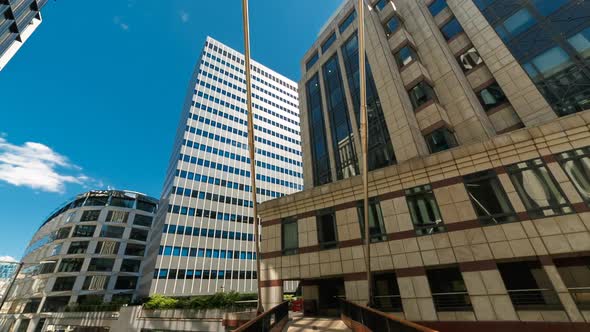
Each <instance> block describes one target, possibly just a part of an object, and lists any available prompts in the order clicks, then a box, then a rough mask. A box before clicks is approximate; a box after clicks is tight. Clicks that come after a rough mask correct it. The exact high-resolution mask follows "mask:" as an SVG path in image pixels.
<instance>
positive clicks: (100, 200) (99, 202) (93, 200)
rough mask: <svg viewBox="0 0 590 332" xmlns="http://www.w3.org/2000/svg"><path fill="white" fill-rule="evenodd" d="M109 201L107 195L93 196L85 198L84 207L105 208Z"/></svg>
mask: <svg viewBox="0 0 590 332" xmlns="http://www.w3.org/2000/svg"><path fill="white" fill-rule="evenodd" d="M108 201H109V195H108V194H93V195H92V196H89V197H88V198H86V201H85V202H84V206H105V205H107V202H108Z"/></svg>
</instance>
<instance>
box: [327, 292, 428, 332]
mask: <svg viewBox="0 0 590 332" xmlns="http://www.w3.org/2000/svg"><path fill="white" fill-rule="evenodd" d="M338 300H339V301H340V303H341V304H342V307H341V314H342V315H344V316H347V317H348V318H350V319H351V320H354V321H356V322H358V323H360V324H362V325H364V326H366V327H367V328H369V329H370V328H371V327H370V326H367V325H365V323H371V322H366V320H365V319H364V318H369V317H364V316H366V315H363V312H365V313H370V314H373V315H376V316H377V319H379V318H380V319H381V320H384V322H379V323H380V324H379V326H380V329H379V330H373V331H387V330H390V331H395V330H391V329H389V327H390V324H394V325H397V326H398V327H401V328H403V331H411V330H414V331H417V332H438V331H437V330H433V329H431V328H428V327H426V326H422V325H419V324H416V323H413V322H410V321H407V320H405V319H401V318H398V317H395V316H394V315H391V314H388V313H384V312H381V311H379V310H375V309H373V308H369V307H367V306H364V305H360V304H356V303H354V302H351V301H348V300H345V299H338ZM346 306H348V307H349V308H351V309H357V310H358V311H359V312H358V313H357V314H360V316H361V317H360V318H361V321H358V320H355V319H354V318H355V317H353V315H351V313H348V312H345V311H346V310H345V309H346ZM355 316H359V315H355ZM377 319H375V320H374V321H373V322H374V323H377V322H376V320H377ZM381 323H385V325H381Z"/></svg>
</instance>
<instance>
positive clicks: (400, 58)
mask: <svg viewBox="0 0 590 332" xmlns="http://www.w3.org/2000/svg"><path fill="white" fill-rule="evenodd" d="M394 56H395V62H396V63H397V66H398V68H402V67H404V66H406V65H408V64H409V63H410V62H412V61H414V60H417V59H418V56H417V55H416V51H414V49H413V48H412V47H410V46H408V45H406V46H404V47H402V48H401V49H400V50H399V51H397V52H396V53H395V54H394Z"/></svg>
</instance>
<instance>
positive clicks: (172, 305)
mask: <svg viewBox="0 0 590 332" xmlns="http://www.w3.org/2000/svg"><path fill="white" fill-rule="evenodd" d="M256 299H257V295H256V294H249V293H244V294H243V293H238V292H233V291H232V292H224V293H215V294H213V295H200V296H191V297H167V296H163V295H154V296H151V297H150V298H149V299H148V300H147V301H146V302H145V303H144V305H143V306H144V308H145V309H196V310H200V309H225V308H230V307H247V306H249V305H250V306H252V304H244V303H237V304H236V302H238V301H248V300H256ZM254 305H255V304H254Z"/></svg>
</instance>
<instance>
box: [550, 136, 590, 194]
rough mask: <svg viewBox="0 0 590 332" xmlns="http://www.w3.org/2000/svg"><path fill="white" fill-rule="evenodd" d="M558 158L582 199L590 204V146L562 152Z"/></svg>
mask: <svg viewBox="0 0 590 332" xmlns="http://www.w3.org/2000/svg"><path fill="white" fill-rule="evenodd" d="M557 159H558V160H559V163H560V164H561V167H562V168H563V170H564V171H565V173H566V174H567V175H568V177H569V178H570V180H571V181H572V183H573V184H574V186H575V187H576V189H577V190H578V193H580V196H582V199H584V201H586V202H587V203H589V204H590V148H588V147H586V148H583V149H577V150H572V151H567V152H562V153H560V154H558V155H557Z"/></svg>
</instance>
